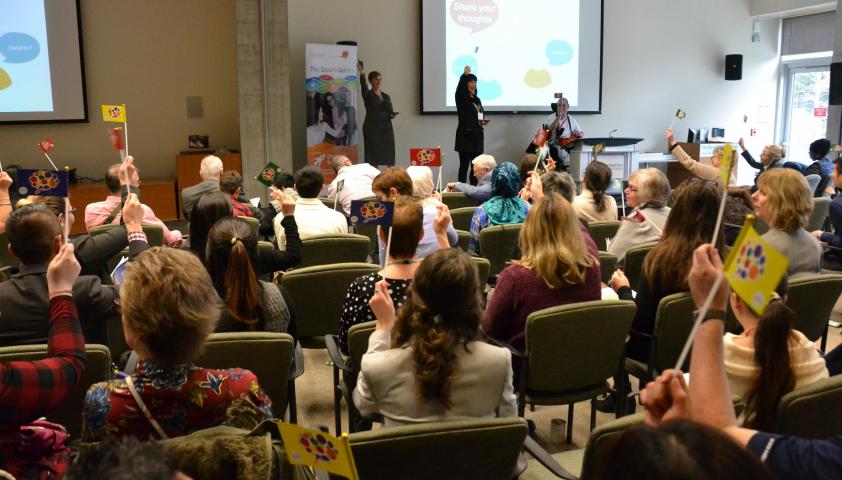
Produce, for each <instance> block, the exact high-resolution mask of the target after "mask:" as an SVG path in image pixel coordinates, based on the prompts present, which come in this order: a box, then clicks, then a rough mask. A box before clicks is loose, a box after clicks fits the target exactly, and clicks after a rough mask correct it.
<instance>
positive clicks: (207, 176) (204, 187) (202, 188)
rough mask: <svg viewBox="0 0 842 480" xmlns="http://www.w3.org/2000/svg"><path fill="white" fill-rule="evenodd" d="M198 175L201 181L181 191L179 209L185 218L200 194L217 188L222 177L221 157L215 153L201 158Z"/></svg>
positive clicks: (188, 215)
mask: <svg viewBox="0 0 842 480" xmlns="http://www.w3.org/2000/svg"><path fill="white" fill-rule="evenodd" d="M199 175H201V177H202V181H201V183H197V184H196V185H193V186H192V187H187V188H185V189H184V190H182V191H181V210H182V211H183V212H184V217H185V218H186V219H187V220H190V212H192V211H193V207H194V206H195V205H196V202H198V201H199V199H200V198H202V195H204V194H206V193H208V192H215V191H217V190H219V179H220V178H221V177H222V159H220V158H219V157H217V156H216V155H208V156H207V157H205V158H203V159H202V164H201V166H200V167H199Z"/></svg>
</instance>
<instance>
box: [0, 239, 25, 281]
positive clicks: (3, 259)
mask: <svg viewBox="0 0 842 480" xmlns="http://www.w3.org/2000/svg"><path fill="white" fill-rule="evenodd" d="M8 246H9V237H7V236H6V234H5V233H0V268H3V267H9V270H11V272H9V273H12V272H16V271H17V270H18V265H19V264H20V262H19V261H18V259H17V258H15V257H14V256H13V255H12V254H11V253H9V248H8Z"/></svg>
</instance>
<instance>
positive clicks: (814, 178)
mask: <svg viewBox="0 0 842 480" xmlns="http://www.w3.org/2000/svg"><path fill="white" fill-rule="evenodd" d="M804 180H807V185H809V186H810V191H811V192H815V191H816V187H818V186H819V182H820V181H821V180H822V176H821V175H819V174H818V173H811V174H809V175H804Z"/></svg>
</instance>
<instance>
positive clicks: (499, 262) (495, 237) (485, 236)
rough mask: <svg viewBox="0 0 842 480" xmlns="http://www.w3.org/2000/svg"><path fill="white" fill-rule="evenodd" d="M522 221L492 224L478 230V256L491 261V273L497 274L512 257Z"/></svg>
mask: <svg viewBox="0 0 842 480" xmlns="http://www.w3.org/2000/svg"><path fill="white" fill-rule="evenodd" d="M521 227H523V224H522V223H514V224H511V225H494V226H490V227H486V228H483V229H482V231H480V232H479V250H480V256H482V257H483V258H487V259H488V261H489V262H491V273H490V274H491V275H498V274H499V273H500V272H502V271H503V269H504V268H506V263H508V262H509V261H510V260H511V259H512V250H514V246H515V244H516V243H517V239H518V236H520V229H521Z"/></svg>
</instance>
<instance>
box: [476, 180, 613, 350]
mask: <svg viewBox="0 0 842 480" xmlns="http://www.w3.org/2000/svg"><path fill="white" fill-rule="evenodd" d="M519 244H520V249H521V258H520V260H517V261H514V262H512V265H510V266H508V267H506V269H505V270H503V271H502V272H501V273H500V276H499V277H498V279H497V287H496V288H495V289H494V295H493V296H492V297H491V301H490V302H489V304H488V308H486V310H485V317H484V318H483V321H482V328H483V330H485V332H486V333H487V334H488V335H489V336H491V337H493V338H497V339H500V340H504V341H506V342H508V343H509V344H510V345H512V346H513V347H515V348H517V349H520V350H522V349H523V348H524V327H525V325H526V317H528V316H529V314H530V313H532V312H535V311H537V310H542V309H544V308H550V307H555V306H557V305H565V304H568V303H576V302H585V301H589V300H599V298H600V271H599V252H598V251H597V248H596V244H595V243H594V241H593V240H592V239H591V237H590V235H588V234H587V231H586V230H585V227H584V226H583V225H582V224H581V223H580V222H579V220H578V217H577V216H576V211H575V210H574V209H573V206H572V205H570V202H568V201H567V200H565V199H564V198H562V197H561V195H558V194H557V193H550V194H548V195H545V196H544V198H543V199H542V200H541V201H539V202H538V203H536V204H535V205H534V206H533V208H532V210H531V211H530V212H529V215H528V216H527V217H526V222H524V224H523V228H522V229H521V231H520V239H519Z"/></svg>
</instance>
